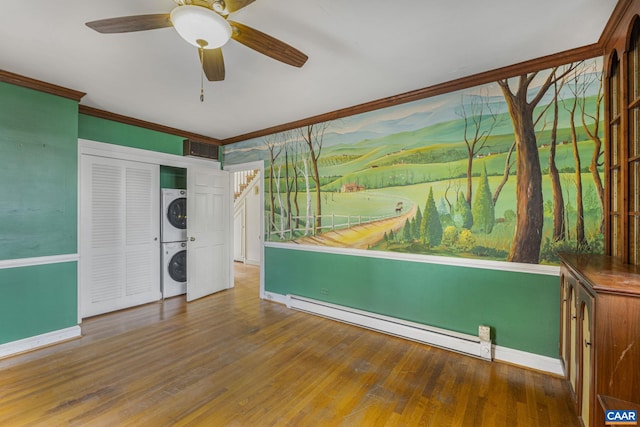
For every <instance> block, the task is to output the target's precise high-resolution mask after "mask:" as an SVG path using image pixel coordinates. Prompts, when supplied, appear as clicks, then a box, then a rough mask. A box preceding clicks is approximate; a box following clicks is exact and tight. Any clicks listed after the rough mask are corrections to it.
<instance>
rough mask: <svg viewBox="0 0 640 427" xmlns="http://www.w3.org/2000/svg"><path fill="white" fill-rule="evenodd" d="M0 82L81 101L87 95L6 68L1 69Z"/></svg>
mask: <svg viewBox="0 0 640 427" xmlns="http://www.w3.org/2000/svg"><path fill="white" fill-rule="evenodd" d="M0 82H4V83H10V84H13V85H16V86H21V87H26V88H29V89H34V90H37V91H40V92H44V93H49V94H51V95H57V96H61V97H63V98H68V99H72V100H74V101H78V102H80V100H81V99H82V97H83V96H85V95H86V93H84V92H79V91H77V90H73V89H69V88H66V87H62V86H57V85H54V84H51V83H47V82H43V81H42V80H36V79H32V78H30V77H25V76H21V75H20V74H15V73H11V72H9V71H5V70H0Z"/></svg>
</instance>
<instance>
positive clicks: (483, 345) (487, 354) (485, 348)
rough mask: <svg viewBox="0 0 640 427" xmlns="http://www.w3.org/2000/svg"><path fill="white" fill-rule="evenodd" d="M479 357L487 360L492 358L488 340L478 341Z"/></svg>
mask: <svg viewBox="0 0 640 427" xmlns="http://www.w3.org/2000/svg"><path fill="white" fill-rule="evenodd" d="M480 357H482V358H483V359H487V360H491V359H492V354H491V342H490V341H480Z"/></svg>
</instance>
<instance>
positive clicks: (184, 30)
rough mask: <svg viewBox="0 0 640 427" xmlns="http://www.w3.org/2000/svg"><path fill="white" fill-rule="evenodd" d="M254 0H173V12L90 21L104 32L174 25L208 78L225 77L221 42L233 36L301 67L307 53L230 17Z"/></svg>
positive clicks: (89, 23)
mask: <svg viewBox="0 0 640 427" xmlns="http://www.w3.org/2000/svg"><path fill="white" fill-rule="evenodd" d="M254 1H255V0H226V1H225V0H174V2H175V3H176V4H177V6H176V7H175V8H174V9H173V10H172V11H171V12H170V13H158V14H151V15H132V16H122V17H118V18H109V19H100V20H97V21H91V22H87V23H86V25H87V26H88V27H89V28H92V29H93V30H95V31H97V32H99V33H103V34H111V33H127V32H132V31H146V30H155V29H158V28H166V27H174V28H175V29H176V31H177V32H178V34H179V35H180V36H181V37H182V38H183V39H184V40H185V41H187V42H188V43H190V44H192V45H194V46H195V47H197V48H198V51H199V53H200V55H199V56H200V61H201V63H202V69H203V71H204V74H205V75H206V76H207V79H208V80H209V81H221V80H224V74H225V71H224V59H223V57H222V46H223V45H224V44H225V43H226V42H227V41H229V39H230V38H232V39H234V40H235V41H237V42H240V43H242V44H243V45H245V46H247V47H249V48H251V49H253V50H255V51H257V52H260V53H262V54H263V55H266V56H268V57H270V58H273V59H276V60H278V61H281V62H284V63H285V64H289V65H293V66H294V67H302V66H303V65H304V63H305V62H306V61H307V58H308V57H307V55H305V54H304V53H302V52H300V51H299V50H298V49H296V48H294V47H292V46H289V45H288V44H286V43H284V42H282V41H280V40H278V39H276V38H274V37H271V36H269V35H267V34H265V33H263V32H261V31H258V30H256V29H254V28H251V27H249V26H247V25H244V24H240V23H238V22H234V21H231V20H228V19H227V17H228V15H229V14H230V13H233V12H236V11H238V10H240V9H242V8H243V7H245V6H247V5H249V4H251V3H253V2H254Z"/></svg>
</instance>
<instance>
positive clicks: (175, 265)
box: [167, 249, 187, 283]
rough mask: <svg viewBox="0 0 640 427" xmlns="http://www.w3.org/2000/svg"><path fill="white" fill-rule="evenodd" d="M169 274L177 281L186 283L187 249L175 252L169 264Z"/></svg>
mask: <svg viewBox="0 0 640 427" xmlns="http://www.w3.org/2000/svg"><path fill="white" fill-rule="evenodd" d="M167 272H168V273H169V276H170V277H171V278H172V279H173V280H175V281H176V282H180V283H184V282H186V281H187V250H186V249H185V250H182V251H180V252H177V253H175V254H174V255H173V256H172V257H171V260H169V265H167Z"/></svg>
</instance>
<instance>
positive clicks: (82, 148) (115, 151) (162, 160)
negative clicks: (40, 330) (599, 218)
mask: <svg viewBox="0 0 640 427" xmlns="http://www.w3.org/2000/svg"><path fill="white" fill-rule="evenodd" d="M83 155H91V156H98V157H107V158H112V159H121V160H129V161H134V162H139V163H149V164H153V165H159V166H171V167H176V168H185V169H188V168H190V167H194V166H201V167H202V166H206V167H211V168H213V169H217V170H221V169H222V167H221V165H220V162H219V161H217V160H210V159H205V158H201V157H190V156H180V155H177V154H167V153H161V152H158V151H152V150H144V149H141V148H132V147H126V146H123V145H116V144H110V143H105V142H98V141H91V140H87V139H82V138H79V139H78V165H79V164H80V159H81V156H83ZM80 172H81V171H80V168H79V167H78V192H77V194H78V211H77V214H78V237H77V243H76V244H77V245H78V256H79V258H80V262H78V271H77V273H76V276H77V278H76V281H77V288H78V324H80V323H82V307H81V304H82V294H81V290H82V283H81V282H80V278H81V271H80V270H81V268H82V262H81V258H82V245H81V241H80V236H82V233H84V230H82V226H83V225H84V223H85V222H86V221H84V220H83V218H82V212H81V209H80V207H81V202H82V201H81V200H80V195H81V194H82V185H83V182H82V179H81V176H80V175H81V173H80ZM159 191H160V188H158V192H159ZM158 215H159V213H158ZM159 232H160V230H158V233H159ZM158 256H160V253H158ZM231 262H233V260H232V261H231ZM231 267H232V266H231Z"/></svg>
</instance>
